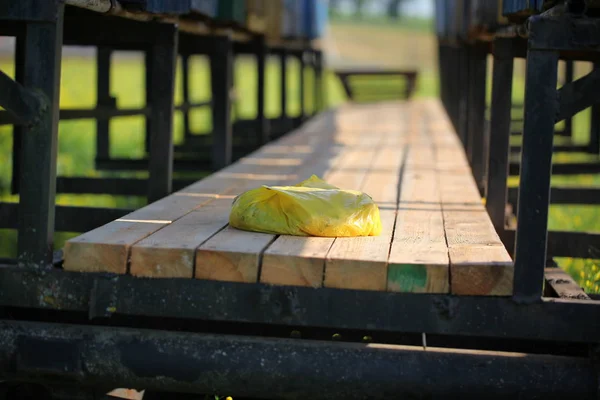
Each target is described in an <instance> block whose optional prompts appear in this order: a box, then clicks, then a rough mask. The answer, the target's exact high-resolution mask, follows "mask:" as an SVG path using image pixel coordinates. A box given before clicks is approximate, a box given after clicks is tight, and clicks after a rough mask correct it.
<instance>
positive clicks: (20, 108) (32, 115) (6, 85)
mask: <svg viewBox="0 0 600 400" xmlns="http://www.w3.org/2000/svg"><path fill="white" fill-rule="evenodd" d="M0 106H2V107H4V108H5V109H6V110H7V111H8V112H9V113H10V114H12V115H13V117H14V118H16V119H17V120H18V121H19V122H20V123H21V124H24V125H29V126H31V125H35V124H36V123H38V122H39V121H40V119H41V114H42V113H43V112H44V111H45V110H47V108H48V102H47V101H46V99H45V98H44V96H43V95H42V94H39V93H37V92H35V91H31V90H28V89H26V88H24V87H23V86H22V85H21V84H20V83H18V82H15V81H14V80H12V79H11V78H10V77H9V76H8V75H6V74H5V73H4V72H2V71H1V70H0Z"/></svg>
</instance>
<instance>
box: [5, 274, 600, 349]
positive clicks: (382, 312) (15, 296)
mask: <svg viewBox="0 0 600 400" xmlns="http://www.w3.org/2000/svg"><path fill="white" fill-rule="evenodd" d="M94 287H96V292H97V293H106V295H107V296H109V297H108V298H97V299H96V301H95V302H90V293H91V292H92V289H93V288H94ZM39 293H44V294H45V296H40V295H39ZM113 294H114V298H113V297H111V296H112V295H113ZM96 297H97V296H96ZM107 302H108V303H110V304H111V305H112V306H114V308H115V311H114V313H113V314H112V315H113V316H114V317H115V318H118V317H119V316H122V317H125V318H128V316H146V317H149V318H159V319H162V318H169V319H170V320H177V319H179V320H181V321H188V322H191V321H193V320H196V321H214V322H217V321H221V322H244V323H254V324H270V325H274V326H288V327H289V326H291V327H296V328H298V327H322V328H331V329H353V330H361V331H365V332H374V333H375V332H402V333H418V334H421V333H423V332H424V333H427V334H443V335H459V336H464V337H492V338H494V337H495V338H505V339H508V338H514V339H534V340H538V341H544V340H550V341H555V342H571V343H599V342H600V302H586V301H566V300H556V299H544V300H541V301H538V302H536V303H532V304H520V303H517V302H515V301H514V300H513V299H512V298H511V297H483V296H448V295H427V294H420V293H416V294H413V293H390V292H375V291H355V290H338V289H328V288H318V289H314V288H309V287H286V286H272V285H264V284H247V283H233V282H218V281H207V280H195V279H151V278H150V279H144V278H136V277H132V276H126V275H121V276H112V275H106V274H96V273H75V272H65V271H61V270H56V271H47V272H46V273H43V274H42V273H39V272H37V271H33V270H31V269H24V268H11V267H7V268H0V305H2V306H11V307H20V308H38V309H46V310H51V309H55V310H64V311H76V312H81V313H84V316H87V315H88V314H90V313H91V314H90V315H93V314H94V313H95V315H105V314H106V310H105V309H106V304H107ZM102 305H104V309H100V307H102ZM391 315H393V316H394V317H393V318H391V317H390V316H391ZM565 316H568V318H565ZM107 321H111V320H110V319H109V320H107ZM162 321H163V323H164V319H162ZM115 322H116V321H115ZM167 326H171V324H169V325H167Z"/></svg>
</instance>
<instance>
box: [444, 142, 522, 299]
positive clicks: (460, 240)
mask: <svg viewBox="0 0 600 400" xmlns="http://www.w3.org/2000/svg"><path fill="white" fill-rule="evenodd" d="M450 133H451V134H450ZM455 137H456V135H455V134H454V132H447V133H446V134H445V135H444V131H442V130H439V131H437V132H436V133H435V134H432V140H433V143H434V147H435V156H436V171H437V179H438V185H439V190H440V198H441V205H442V213H443V218H444V229H445V233H446V240H447V243H448V251H449V260H450V275H451V288H450V291H451V293H452V294H456V295H482V296H510V295H511V294H512V289H513V288H512V286H513V275H514V267H513V263H512V260H511V258H510V256H509V254H508V252H507V251H506V249H505V248H504V246H503V244H502V242H501V241H500V238H499V237H498V234H497V233H496V231H495V229H494V227H493V225H492V222H491V220H490V218H489V216H488V214H487V212H486V210H485V207H484V205H483V202H482V199H481V196H480V194H479V191H478V189H477V185H476V184H475V180H474V179H473V176H472V174H471V172H470V169H469V167H468V162H467V160H466V156H465V153H464V150H463V149H462V147H461V146H460V144H458V143H457V140H455Z"/></svg>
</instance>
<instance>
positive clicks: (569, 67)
mask: <svg viewBox="0 0 600 400" xmlns="http://www.w3.org/2000/svg"><path fill="white" fill-rule="evenodd" d="M574 75H575V68H574V61H573V60H566V61H565V85H568V84H569V83H571V82H573V78H574ZM564 133H565V136H568V137H572V136H573V118H571V117H568V118H565V128H564Z"/></svg>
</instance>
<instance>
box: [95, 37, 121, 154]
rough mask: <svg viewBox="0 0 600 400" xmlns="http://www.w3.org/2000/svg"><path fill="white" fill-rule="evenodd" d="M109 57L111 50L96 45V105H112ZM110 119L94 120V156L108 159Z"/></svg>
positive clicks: (113, 100) (113, 104)
mask: <svg viewBox="0 0 600 400" xmlns="http://www.w3.org/2000/svg"><path fill="white" fill-rule="evenodd" d="M110 57H111V50H110V49H109V48H106V47H98V50H97V54H96V69H97V75H98V76H97V78H98V82H97V93H96V99H97V101H96V104H97V107H114V106H115V105H116V104H115V99H114V98H112V97H111V96H110ZM109 122H110V119H102V118H99V119H97V120H96V158H100V159H104V160H106V159H108V158H109V156H110V137H109V132H108V131H109Z"/></svg>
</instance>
